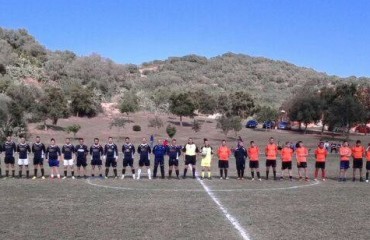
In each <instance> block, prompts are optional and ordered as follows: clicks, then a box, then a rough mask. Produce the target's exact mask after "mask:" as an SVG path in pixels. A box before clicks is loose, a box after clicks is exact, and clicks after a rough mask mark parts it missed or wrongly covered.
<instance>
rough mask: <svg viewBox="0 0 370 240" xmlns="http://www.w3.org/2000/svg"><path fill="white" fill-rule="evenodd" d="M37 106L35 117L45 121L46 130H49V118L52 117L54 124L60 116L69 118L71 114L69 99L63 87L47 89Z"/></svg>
mask: <svg viewBox="0 0 370 240" xmlns="http://www.w3.org/2000/svg"><path fill="white" fill-rule="evenodd" d="M36 106H37V107H36V109H35V111H34V118H35V119H37V120H39V121H43V122H44V126H45V130H47V125H46V120H47V119H51V120H52V124H53V125H56V124H57V123H58V120H59V119H60V118H67V117H69V114H70V111H69V108H68V102H67V99H66V98H65V95H64V94H63V92H62V91H61V89H60V88H57V87H50V88H47V89H45V94H44V96H42V97H41V99H40V100H39V102H38V104H36Z"/></svg>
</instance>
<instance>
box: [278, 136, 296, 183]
mask: <svg viewBox="0 0 370 240" xmlns="http://www.w3.org/2000/svg"><path fill="white" fill-rule="evenodd" d="M293 153H294V151H293V149H292V147H291V145H290V142H286V143H285V147H283V149H281V153H280V154H281V177H280V178H281V179H284V170H286V169H288V174H289V179H290V180H293V176H292V158H293Z"/></svg>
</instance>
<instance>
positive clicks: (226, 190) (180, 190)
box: [86, 179, 320, 192]
mask: <svg viewBox="0 0 370 240" xmlns="http://www.w3.org/2000/svg"><path fill="white" fill-rule="evenodd" d="M86 182H87V183H88V184H89V185H92V186H95V187H101V188H110V189H118V190H128V191H164V192H203V191H204V190H203V189H165V188H164V189H163V188H151V189H150V188H125V187H115V186H107V185H101V184H97V183H93V182H91V181H90V179H87V181H86ZM318 184H320V182H319V181H314V182H313V183H310V184H306V185H295V186H291V187H281V188H240V189H215V190H209V191H210V192H247V191H279V190H291V189H299V188H305V187H312V186H315V185H318Z"/></svg>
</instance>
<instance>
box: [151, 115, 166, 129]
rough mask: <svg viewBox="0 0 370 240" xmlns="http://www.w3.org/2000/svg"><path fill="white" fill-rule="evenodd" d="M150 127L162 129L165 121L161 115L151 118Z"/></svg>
mask: <svg viewBox="0 0 370 240" xmlns="http://www.w3.org/2000/svg"><path fill="white" fill-rule="evenodd" d="M148 127H154V128H156V129H160V128H161V127H163V121H162V119H161V118H160V117H158V116H155V117H154V118H151V119H149V124H148Z"/></svg>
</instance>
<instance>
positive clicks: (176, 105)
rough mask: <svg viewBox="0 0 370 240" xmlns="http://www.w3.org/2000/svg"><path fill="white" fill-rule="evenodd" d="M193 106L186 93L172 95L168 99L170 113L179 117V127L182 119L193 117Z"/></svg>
mask: <svg viewBox="0 0 370 240" xmlns="http://www.w3.org/2000/svg"><path fill="white" fill-rule="evenodd" d="M194 111H195V105H194V103H193V101H192V99H191V98H190V95H189V94H188V93H180V94H173V95H172V96H171V97H170V112H171V113H172V114H175V115H177V116H179V117H180V125H181V126H183V124H182V117H184V116H193V114H194Z"/></svg>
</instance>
